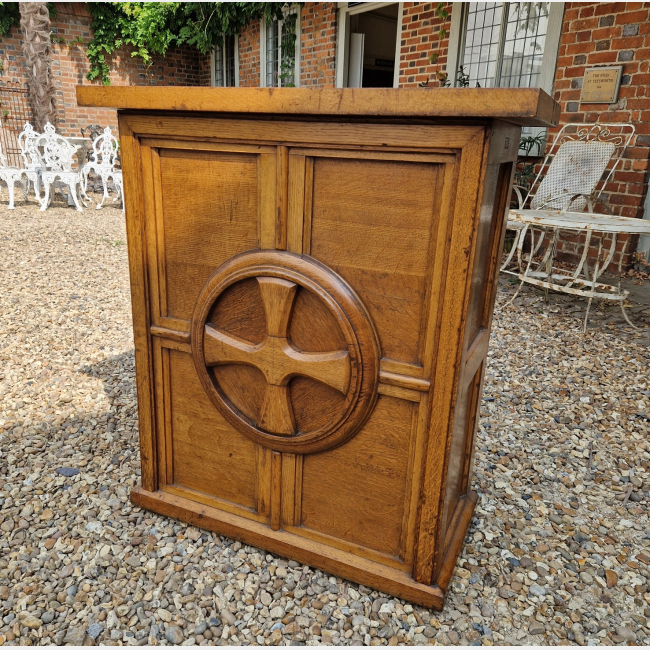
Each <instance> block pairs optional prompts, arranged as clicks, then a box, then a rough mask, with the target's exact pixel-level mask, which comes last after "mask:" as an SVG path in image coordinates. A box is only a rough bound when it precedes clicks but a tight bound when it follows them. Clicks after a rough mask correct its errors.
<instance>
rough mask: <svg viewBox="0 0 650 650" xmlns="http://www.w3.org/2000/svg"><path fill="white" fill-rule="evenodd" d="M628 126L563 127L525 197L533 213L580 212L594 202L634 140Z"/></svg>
mask: <svg viewBox="0 0 650 650" xmlns="http://www.w3.org/2000/svg"><path fill="white" fill-rule="evenodd" d="M634 133H635V128H634V125H632V124H566V125H565V126H563V127H562V128H561V129H560V131H559V133H558V134H557V136H556V138H555V140H554V141H553V144H552V146H551V147H550V149H549V151H548V153H547V155H546V157H545V159H544V162H543V163H542V165H541V167H540V170H539V172H538V174H537V176H536V178H535V181H534V182H533V184H532V185H531V188H530V190H529V192H528V194H527V195H526V198H525V200H524V203H523V205H524V206H525V205H526V203H527V202H528V201H529V200H530V207H531V209H533V210H560V211H562V212H567V211H570V212H581V211H582V210H584V209H585V207H586V206H587V205H588V202H589V201H588V198H587V197H593V199H598V198H599V197H600V195H601V193H602V192H603V190H604V188H605V186H606V185H607V183H608V182H609V180H610V179H611V178H612V175H613V174H614V171H615V170H616V169H617V168H619V167H620V165H621V159H622V158H623V154H624V153H625V149H626V148H627V146H628V145H629V143H630V141H631V140H632V137H633V136H634Z"/></svg>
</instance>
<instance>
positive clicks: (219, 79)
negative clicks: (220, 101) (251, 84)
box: [214, 36, 237, 86]
mask: <svg viewBox="0 0 650 650" xmlns="http://www.w3.org/2000/svg"><path fill="white" fill-rule="evenodd" d="M236 46H237V37H236V36H224V37H223V44H222V45H221V47H215V48H214V85H215V86H236V85H237V74H236V70H235V67H236V65H237V59H236V54H235V47H236Z"/></svg>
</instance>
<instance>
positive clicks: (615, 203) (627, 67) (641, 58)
mask: <svg viewBox="0 0 650 650" xmlns="http://www.w3.org/2000/svg"><path fill="white" fill-rule="evenodd" d="M596 64H607V65H622V66H623V76H622V81H621V88H620V91H619V94H618V102H617V103H616V104H581V103H580V90H581V87H582V79H583V76H584V71H585V68H587V67H591V66H593V65H596ZM554 96H555V99H556V100H557V101H558V102H559V103H560V106H561V107H562V114H561V116H560V126H561V125H562V124H566V123H579V122H595V123H624V124H633V125H634V126H635V128H636V136H635V138H634V139H633V140H632V143H631V146H629V147H628V149H627V152H626V154H625V157H624V159H623V160H622V161H621V163H619V167H618V168H617V171H616V172H614V176H613V179H612V181H610V183H609V184H608V185H607V187H606V188H605V194H604V195H605V196H606V198H607V199H608V201H609V204H610V205H611V206H612V208H613V211H614V214H617V215H620V216H623V217H637V218H641V217H642V216H643V204H644V200H645V195H646V193H647V191H648V159H649V157H650V2H609V3H604V2H603V3H581V2H569V3H567V4H566V9H565V13H564V22H563V25H562V36H561V40H560V49H559V52H558V69H557V73H556V76H555V93H554ZM555 131H557V129H555ZM551 132H553V130H551ZM622 245H623V242H622V241H621V242H620V243H619V250H620V248H621V247H622ZM634 246H635V243H634V242H631V247H630V248H631V250H632V251H633V250H634ZM574 249H575V243H574V244H571V243H570V242H567V243H566V244H565V245H564V247H563V248H562V249H561V250H562V252H564V253H571V252H574Z"/></svg>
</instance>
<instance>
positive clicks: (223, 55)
mask: <svg viewBox="0 0 650 650" xmlns="http://www.w3.org/2000/svg"><path fill="white" fill-rule="evenodd" d="M234 48H235V85H234V88H239V36H238V35H236V34H235V44H234ZM214 58H215V57H214V49H213V50H212V51H211V52H210V85H211V86H215V87H216V83H217V79H216V75H215V74H214ZM221 60H222V61H223V63H224V66H225V63H226V39H225V37H224V40H223V43H222V44H221ZM223 78H224V79H225V78H226V70H225V69H224V71H223ZM222 87H224V86H219V88H222ZM226 87H227V86H226Z"/></svg>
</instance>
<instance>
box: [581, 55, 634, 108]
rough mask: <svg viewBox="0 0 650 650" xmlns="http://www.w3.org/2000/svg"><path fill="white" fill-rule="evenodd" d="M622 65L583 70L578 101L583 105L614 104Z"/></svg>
mask: <svg viewBox="0 0 650 650" xmlns="http://www.w3.org/2000/svg"><path fill="white" fill-rule="evenodd" d="M622 71H623V66H622V65H617V66H611V67H607V68H590V69H589V70H585V76H584V80H583V82H582V93H581V95H580V101H581V102H582V103H583V104H614V103H615V102H616V100H617V99H618V88H619V86H620V85H621V73H622Z"/></svg>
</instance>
